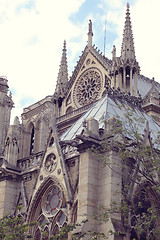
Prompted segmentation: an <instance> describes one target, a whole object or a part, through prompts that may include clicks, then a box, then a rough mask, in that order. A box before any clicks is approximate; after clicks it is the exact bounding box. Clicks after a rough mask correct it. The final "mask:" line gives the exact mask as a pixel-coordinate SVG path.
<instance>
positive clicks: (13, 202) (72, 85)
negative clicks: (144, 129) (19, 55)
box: [0, 4, 160, 240]
mask: <svg viewBox="0 0 160 240" xmlns="http://www.w3.org/2000/svg"><path fill="white" fill-rule="evenodd" d="M92 37H93V32H92V22H91V21H90V22H89V32H88V44H87V46H86V47H85V49H84V51H83V53H82V55H81V56H80V59H79V61H78V63H77V66H76V67H75V69H74V71H73V74H72V76H71V77H70V79H68V70H67V50H66V42H64V47H63V50H62V59H61V64H60V70H59V73H58V78H57V85H56V90H55V93H54V94H53V95H52V96H47V97H46V98H44V99H42V100H41V101H39V102H37V103H35V104H33V105H31V106H29V107H27V108H25V109H24V110H23V113H22V123H20V122H19V119H18V118H17V117H16V118H15V121H14V124H13V125H9V122H10V112H11V109H12V107H13V101H12V96H11V94H10V95H8V83H7V80H6V79H5V78H0V193H1V194H0V217H2V216H3V215H4V214H6V213H8V212H12V213H16V212H17V206H18V205H22V209H21V214H22V215H23V217H24V218H25V219H26V221H28V222H30V221H33V220H34V221H38V225H37V226H35V227H34V228H33V229H32V234H33V235H35V237H36V239H37V240H38V239H40V235H41V230H42V229H43V230H44V229H45V230H46V231H47V232H48V234H54V233H55V232H56V231H57V230H59V229H60V228H61V227H62V226H64V225H65V224H67V222H68V223H75V222H76V221H77V222H81V221H82V220H83V219H84V216H87V219H88V220H89V221H88V223H86V224H84V225H82V226H81V228H80V229H78V230H77V231H80V230H82V231H83V230H84V231H86V230H88V229H90V230H96V231H100V232H104V233H105V234H106V235H108V233H109V231H110V230H112V231H113V232H114V231H117V232H118V231H120V232H121V234H120V235H119V236H117V235H114V234H113V235H108V237H109V239H110V240H112V239H113V240H121V239H123V240H129V239H131V238H130V233H129V230H128V229H127V230H126V228H125V227H124V225H123V221H122V216H121V214H120V213H114V214H112V215H111V216H110V219H109V221H108V222H107V223H103V224H102V225H98V224H97V221H96V220H95V219H93V215H94V213H95V212H96V210H97V207H98V206H100V205H104V206H110V205H111V203H112V202H113V201H116V202H117V201H118V202H120V201H121V189H122V183H123V179H122V175H123V174H122V166H121V164H122V163H121V159H120V158H119V156H118V155H117V153H116V151H114V150H112V151H111V152H110V153H108V155H107V156H106V157H108V158H109V160H110V162H111V163H112V165H113V168H112V169H110V168H108V167H105V168H104V167H103V166H102V164H101V162H100V161H99V160H98V158H97V156H95V155H93V154H92V153H91V152H90V151H88V149H89V148H91V146H93V145H98V144H99V142H100V141H101V136H102V134H103V131H105V127H101V123H100V121H99V120H96V119H95V116H96V114H97V112H98V111H100V110H99V109H102V105H104V106H106V105H105V104H104V103H103V104H101V105H100V103H99V105H96V103H97V102H98V101H99V100H100V101H101V99H103V98H104V96H106V95H107V96H108V97H109V99H110V100H109V99H107V98H106V101H110V102H111V101H112V100H114V101H115V102H116V101H121V102H123V104H124V105H125V104H130V105H131V106H132V108H133V109H134V108H135V109H141V110H138V111H143V109H144V110H145V111H146V112H148V114H149V115H150V116H151V117H153V118H154V119H155V120H156V121H157V123H159V122H160V120H159V119H160V104H159V92H160V84H159V83H157V82H156V81H155V80H153V79H152V80H151V79H148V78H146V77H144V76H142V75H140V71H139V70H140V68H139V64H138V62H137V61H136V56H135V51H134V42H133V35H132V29H131V20H130V13H129V5H128V4H127V12H126V21H125V26H124V35H123V41H122V50H121V56H120V57H117V56H116V48H115V46H114V47H113V51H112V60H109V59H108V58H106V57H105V56H103V55H102V54H101V53H100V52H99V50H97V48H96V47H95V46H94V45H92ZM144 88H145V94H144ZM141 91H142V92H141ZM139 93H141V96H140V95H139ZM102 102H103V101H102ZM108 106H109V107H111V108H112V104H110V105H109V102H108ZM103 110H104V112H105V111H106V109H103ZM108 111H111V110H108ZM84 114H85V117H86V119H83V121H82V120H81V119H82V118H83V115H84ZM99 114H101V116H102V115H103V112H101V113H99ZM88 116H91V117H90V118H88ZM111 120H112V119H111ZM155 124H156V123H155ZM158 128H159V126H158V125H157V129H158ZM115 163H118V165H116V164H115ZM128 171H131V170H129V168H128ZM116 192H118V193H119V194H118V196H117V195H116V194H115V193H116ZM49 219H52V221H49ZM84 239H85V238H84ZM86 239H87V237H86Z"/></svg>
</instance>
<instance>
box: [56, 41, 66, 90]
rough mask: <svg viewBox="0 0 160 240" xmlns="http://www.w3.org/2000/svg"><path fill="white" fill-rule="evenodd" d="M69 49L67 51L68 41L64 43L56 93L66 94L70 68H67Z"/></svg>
mask: <svg viewBox="0 0 160 240" xmlns="http://www.w3.org/2000/svg"><path fill="white" fill-rule="evenodd" d="M66 52H67V49H66V41H64V45H63V50H62V58H61V64H60V67H59V73H58V78H57V85H56V92H57V93H59V92H61V93H62V92H64V91H65V88H66V85H67V83H68V66H67V54H66Z"/></svg>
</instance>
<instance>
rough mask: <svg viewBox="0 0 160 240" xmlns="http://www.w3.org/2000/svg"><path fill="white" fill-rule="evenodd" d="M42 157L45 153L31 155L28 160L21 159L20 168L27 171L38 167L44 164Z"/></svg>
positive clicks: (19, 161)
mask: <svg viewBox="0 0 160 240" xmlns="http://www.w3.org/2000/svg"><path fill="white" fill-rule="evenodd" d="M42 156H43V152H41V153H37V154H34V155H30V156H29V157H27V158H23V159H20V160H18V167H19V168H20V169H21V170H22V171H26V170H28V169H32V168H34V167H37V166H39V165H40V164H41V162H42Z"/></svg>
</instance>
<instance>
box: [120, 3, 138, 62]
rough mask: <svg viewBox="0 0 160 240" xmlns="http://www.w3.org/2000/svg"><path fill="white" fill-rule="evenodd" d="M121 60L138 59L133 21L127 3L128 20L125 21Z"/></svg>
mask: <svg viewBox="0 0 160 240" xmlns="http://www.w3.org/2000/svg"><path fill="white" fill-rule="evenodd" d="M121 58H122V59H123V60H129V59H136V56H135V50H134V41H133V34H132V25H131V19H130V11H129V3H127V11H126V20H125V26H124V33H123V42H122V48H121Z"/></svg>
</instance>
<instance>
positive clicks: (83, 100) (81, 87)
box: [73, 68, 102, 106]
mask: <svg viewBox="0 0 160 240" xmlns="http://www.w3.org/2000/svg"><path fill="white" fill-rule="evenodd" d="M101 91H102V77H101V74H100V72H99V71H98V69H96V68H93V69H90V70H87V71H85V72H84V73H83V74H82V75H81V76H80V77H79V79H78V81H77V83H76V85H75V88H74V93H73V98H74V102H75V104H76V105H77V103H78V105H80V106H84V105H86V104H89V103H91V102H93V101H95V100H97V99H98V97H99V96H100V93H101Z"/></svg>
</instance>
